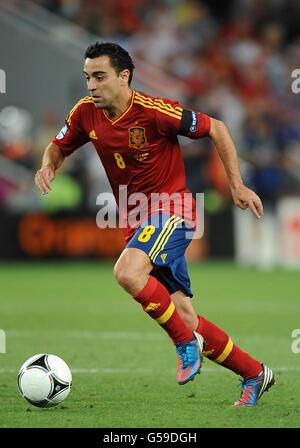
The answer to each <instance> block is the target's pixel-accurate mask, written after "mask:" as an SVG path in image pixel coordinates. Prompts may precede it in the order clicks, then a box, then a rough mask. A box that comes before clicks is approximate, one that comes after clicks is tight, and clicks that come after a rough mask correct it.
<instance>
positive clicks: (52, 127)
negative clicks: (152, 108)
mask: <svg viewBox="0 0 300 448" xmlns="http://www.w3.org/2000/svg"><path fill="white" fill-rule="evenodd" d="M1 21H2V22H1ZM1 23H2V25H3V27H2V33H4V32H5V33H6V36H7V38H6V39H5V40H3V39H1V43H0V45H1V54H2V56H3V57H1V62H0V68H1V69H4V70H5V72H6V75H7V89H6V94H0V157H1V159H0V165H1V169H0V207H1V213H2V215H3V216H5V218H3V219H2V228H3V229H4V233H3V232H2V234H3V235H10V237H11V235H12V234H16V235H17V239H19V245H21V251H20V252H18V250H17V249H15V252H14V253H15V254H19V255H20V254H21V253H22V254H23V255H24V254H25V256H27V255H31V256H42V255H47V256H48V255H49V256H56V255H64V256H69V255H72V256H74V255H78V256H80V255H84V256H95V255H96V256H105V255H111V256H114V255H115V254H116V253H117V252H118V250H119V249H120V247H121V246H120V245H121V244H122V243H121V242H120V241H121V238H120V239H118V238H117V239H116V238H115V235H111V240H110V241H114V242H115V241H118V244H117V243H116V245H114V244H112V243H111V244H110V247H107V250H106V252H105V250H104V251H103V250H102V249H103V247H102V243H99V247H100V246H101V247H102V249H99V252H94V251H93V250H87V249H86V248H85V249H83V248H84V247H85V243H84V241H85V238H86V235H89V234H90V233H91V230H90V231H89V232H90V233H89V232H88V230H87V227H84V228H83V230H82V231H81V233H80V231H79V230H78V231H77V233H76V238H77V239H78V241H82V243H81V246H80V244H79V246H78V247H77V246H76V248H75V246H74V247H73V249H72V250H71V251H70V252H68V251H66V252H63V251H62V250H61V247H65V246H64V244H67V243H62V242H61V241H60V242H56V243H55V244H54V246H53V245H52V246H51V245H50V243H49V241H50V240H49V238H50V239H51V237H49V235H48V236H47V238H48V239H47V238H46V239H47V243H43V242H41V241H42V239H43V230H41V226H42V225H43V226H44V227H47V225H48V224H49V223H50V218H51V219H52V220H55V219H57V220H59V219H60V218H61V216H63V218H64V220H63V221H61V222H63V224H61V225H60V233H61V234H62V236H61V239H64V238H65V239H66V238H67V237H66V234H68V232H69V230H68V229H69V227H70V225H69V223H70V219H73V220H74V219H75V218H76V225H75V224H74V225H75V227H76V226H78V225H79V226H80V223H82V222H83V221H84V220H87V219H88V222H89V229H91V225H92V224H91V223H92V222H93V217H95V213H96V212H97V205H96V197H97V194H99V193H101V192H102V191H109V186H108V184H107V181H106V178H105V174H104V171H103V169H102V167H101V165H100V163H99V162H98V161H97V162H95V160H96V155H95V153H94V152H93V151H92V150H89V149H87V150H83V151H77V153H76V154H75V155H74V156H73V157H72V158H70V160H68V163H66V165H65V167H64V169H63V170H62V171H61V174H60V176H59V177H58V178H57V179H56V181H55V182H56V188H55V189H54V191H53V192H52V193H51V195H49V196H48V197H47V199H45V198H42V197H41V196H40V195H39V193H38V191H37V190H36V189H35V187H34V185H33V173H34V171H35V170H36V169H38V168H39V166H40V162H41V157H42V154H43V151H44V148H45V146H46V145H47V143H48V142H49V141H50V140H51V139H52V138H53V136H55V135H56V134H57V132H58V131H59V129H60V128H61V127H62V125H63V122H64V119H65V116H66V115H67V113H68V111H69V109H70V108H71V107H72V106H73V104H74V103H76V102H77V101H78V99H79V98H80V97H81V96H84V95H85V94H86V93H85V90H84V88H85V85H84V78H83V76H82V61H83V51H84V49H85V47H86V46H87V45H88V44H90V43H91V42H93V41H95V40H103V41H111V42H117V43H119V44H120V45H122V46H124V47H125V48H126V49H127V50H128V51H129V52H130V53H131V55H132V56H133V58H134V60H135V63H136V73H135V76H134V80H135V81H134V83H133V88H136V89H137V90H144V91H146V92H148V93H150V94H151V93H152V94H154V95H159V96H163V97H169V98H175V99H179V100H180V101H181V102H182V103H183V104H184V105H185V106H186V107H189V108H192V109H195V110H200V111H202V112H205V113H207V114H209V115H211V116H213V117H215V118H219V119H221V120H223V121H224V122H225V123H226V124H227V126H228V127H229V129H230V131H231V134H232V136H233V138H234V141H235V143H236V145H237V149H238V153H239V156H240V163H241V170H242V174H243V178H244V180H245V183H246V184H247V185H248V186H249V187H251V188H253V189H254V190H255V191H256V192H257V194H259V195H260V197H261V198H262V200H263V203H264V206H265V209H266V213H265V218H264V220H263V222H259V223H258V222H256V221H255V219H254V218H252V216H251V214H250V213H246V212H242V211H239V210H234V208H233V206H232V201H231V197H230V192H229V189H228V184H227V180H226V176H225V173H224V170H223V169H222V166H221V164H220V161H219V159H218V157H217V155H216V151H215V149H214V148H213V147H212V145H211V142H210V140H209V139H203V140H198V141H190V140H187V139H185V138H182V141H181V143H182V153H183V156H184V160H185V166H186V174H187V183H188V186H189V188H190V189H191V191H192V192H193V193H196V192H204V193H205V208H206V218H205V237H204V238H203V239H202V240H201V241H198V242H197V243H195V244H194V245H193V248H192V249H191V250H190V253H189V257H190V259H194V260H197V259H203V258H207V257H230V258H235V259H236V260H237V261H238V262H240V263H244V264H252V265H259V266H261V267H264V268H270V267H272V266H276V265H279V264H282V263H285V264H286V265H293V266H294V265H300V199H299V198H300V93H299V94H297V93H295V92H293V90H292V88H291V85H292V82H293V78H292V72H293V71H294V70H295V69H297V68H298V69H300V32H299V24H300V2H299V1H298V0H264V1H261V0H231V1H230V0H224V1H222V2H218V1H216V0H206V1H204V0H201V1H200V0H94V1H93V0H41V1H34V2H28V1H20V0H2V1H1V2H0V29H1ZM8 33H10V34H8ZM0 37H1V31H0ZM24 73H26V75H25V76H24ZM45 80H46V81H45ZM61 86H67V88H66V87H61ZM60 89H62V90H61V91H60ZM66 216H67V218H68V221H66V218H65V217H66ZM29 217H31V218H32V220H31V221H30V220H29ZM63 218H61V219H63ZM13 219H14V221H13V222H14V224H10V223H11V222H12V220H13ZM20 219H21V220H20ZM24 219H25V221H24ZM46 220H48V221H47V223H48V224H46ZM51 222H52V221H51ZM37 223H39V224H37ZM73 223H74V221H73ZM26 226H27V227H26ZM62 227H63V229H65V230H64V231H61V228H62ZM50 228H52V230H51V231H52V234H53V235H55V234H56V233H57V228H58V227H57V223H56V224H55V225H50V224H49V229H50ZM12 229H13V230H12ZM24 229H25V230H24ZM26 229H27V230H26ZM66 229H67V230H66ZM26 231H27V233H29V235H30V236H28V235H27V233H26ZM51 231H50V230H49V232H50V234H51ZM9 232H10V233H9ZM100 233H101V232H100V230H99V235H100ZM41 234H42V236H41ZM22 235H23V236H22ZM24 235H27V237H26V238H25V237H24ZM103 235H104V234H103ZM105 235H106V236H105V237H104V236H103V238H104V239H106V238H107V234H105ZM7 238H8V239H9V236H8V237H7ZM53 238H54V236H53V237H52V239H53ZM73 238H75V236H74V235H73ZM76 238H75V239H76ZM93 238H95V236H93V237H90V240H91V243H90V244H91V245H92V244H93V243H92V242H93V241H94V239H93ZM48 240H49V241H48ZM24 241H25V242H24ZM29 241H31V243H29ZM35 244H36V245H35ZM43 244H44V245H45V247H46V249H45V247H44V246H43ZM47 244H48V246H47ZM68 244H71V243H68ZM17 245H18V244H17V243H16V244H15V247H17ZM41 246H43V248H44V249H43V250H42V249H41ZM50 246H51V248H52V249H51V250H50V249H49V250H48V251H47V248H49V247H50ZM71 246H72V244H71ZM89 247H91V246H89ZM59 248H60V249H59ZM80 248H81V249H80ZM101 250H102V251H101ZM2 254H4V255H3V256H6V257H7V256H9V254H10V250H8V249H6V250H4V251H3V252H2Z"/></svg>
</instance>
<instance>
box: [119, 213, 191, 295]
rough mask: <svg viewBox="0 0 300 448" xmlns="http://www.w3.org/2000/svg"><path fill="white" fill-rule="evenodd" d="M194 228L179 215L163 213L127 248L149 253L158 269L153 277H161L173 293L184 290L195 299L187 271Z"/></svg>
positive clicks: (142, 230)
mask: <svg viewBox="0 0 300 448" xmlns="http://www.w3.org/2000/svg"><path fill="white" fill-rule="evenodd" d="M191 233H192V229H191V227H190V226H187V225H186V224H185V222H184V220H183V219H182V218H180V217H179V216H176V215H169V214H166V213H159V214H157V215H154V216H151V217H149V218H148V219H147V220H146V221H145V222H144V223H143V224H142V225H141V227H139V229H138V230H137V231H136V232H135V234H134V235H133V237H132V238H131V240H130V241H129V243H128V244H127V247H134V248H136V249H141V250H142V251H143V252H145V253H146V254H147V255H148V256H149V258H150V260H151V261H152V263H153V264H154V268H153V270H152V271H151V273H150V275H152V276H153V277H155V278H157V280H159V281H160V282H161V283H162V284H163V285H164V286H165V287H166V288H167V290H168V292H169V293H170V294H172V293H174V292H176V291H178V290H181V291H183V292H184V293H185V294H186V295H187V296H189V297H193V294H192V291H191V281H190V278H189V275H188V271H187V265H186V260H185V256H184V254H185V251H186V249H187V247H188V245H189V244H190V242H191V238H187V234H188V235H191Z"/></svg>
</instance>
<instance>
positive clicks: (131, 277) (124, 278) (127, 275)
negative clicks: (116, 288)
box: [114, 265, 139, 294]
mask: <svg viewBox="0 0 300 448" xmlns="http://www.w3.org/2000/svg"><path fill="white" fill-rule="evenodd" d="M114 275H115V278H116V280H117V282H118V283H119V285H120V286H122V288H123V289H125V291H127V292H128V293H129V294H134V293H135V292H136V289H137V283H138V282H139V276H138V274H137V273H136V272H134V271H133V270H132V269H131V268H130V267H127V266H118V265H116V266H115V268H114Z"/></svg>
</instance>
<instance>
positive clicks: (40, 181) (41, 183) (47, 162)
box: [35, 143, 65, 194]
mask: <svg viewBox="0 0 300 448" xmlns="http://www.w3.org/2000/svg"><path fill="white" fill-rule="evenodd" d="M64 159H65V156H64V155H63V154H62V151H61V150H60V148H59V146H57V145H56V144H55V143H49V145H48V146H47V148H46V149H45V152H44V156H43V161H42V166H41V168H40V169H39V170H38V171H37V172H36V175H35V184H36V186H37V187H38V188H39V189H40V190H41V192H42V193H43V194H47V193H49V191H50V190H51V182H52V181H53V179H54V177H55V172H56V170H57V169H58V168H59V167H60V166H61V165H62V163H63V161H64Z"/></svg>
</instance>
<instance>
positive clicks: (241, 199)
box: [231, 184, 264, 219]
mask: <svg viewBox="0 0 300 448" xmlns="http://www.w3.org/2000/svg"><path fill="white" fill-rule="evenodd" d="M231 194H232V198H233V202H234V203H235V205H236V206H237V207H239V208H241V209H243V210H246V209H247V208H250V210H251V212H252V213H253V215H255V216H256V217H257V218H258V219H260V218H262V217H263V215H264V209H263V205H262V202H261V200H260V198H259V197H258V196H257V194H255V193H254V191H252V190H250V188H247V187H246V186H245V185H243V184H242V185H239V186H238V187H235V188H233V187H231Z"/></svg>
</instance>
